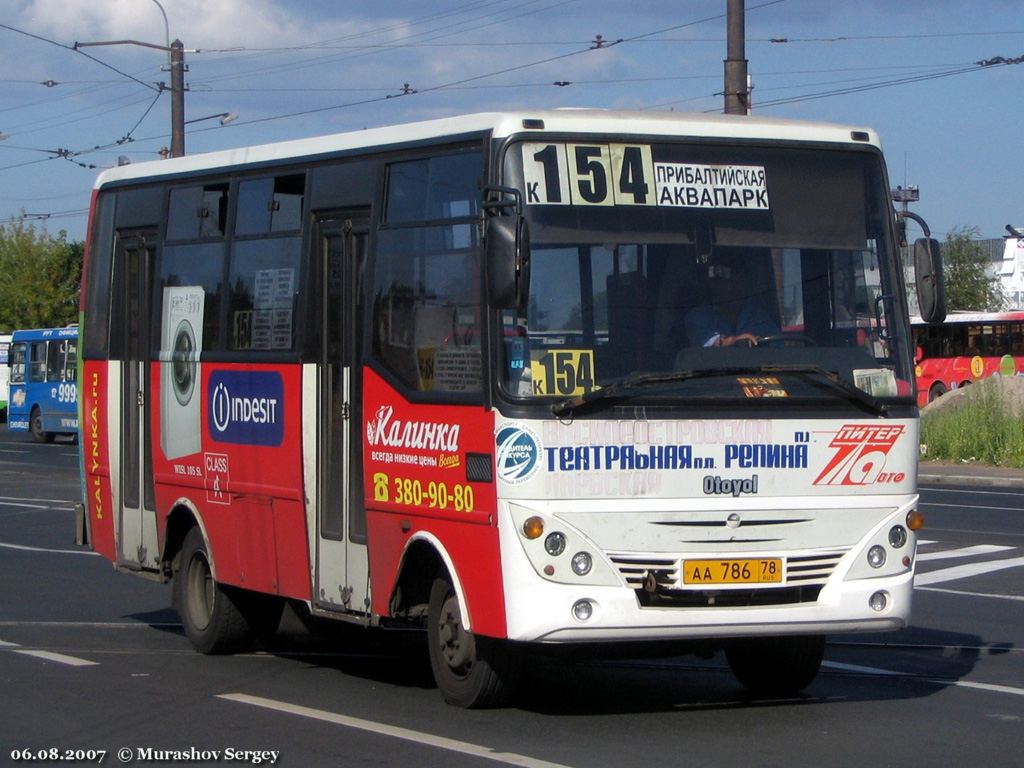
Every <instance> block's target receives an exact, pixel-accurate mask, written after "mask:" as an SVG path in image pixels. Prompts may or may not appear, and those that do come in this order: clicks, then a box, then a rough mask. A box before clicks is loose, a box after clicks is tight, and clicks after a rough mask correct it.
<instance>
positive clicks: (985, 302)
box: [942, 227, 1004, 312]
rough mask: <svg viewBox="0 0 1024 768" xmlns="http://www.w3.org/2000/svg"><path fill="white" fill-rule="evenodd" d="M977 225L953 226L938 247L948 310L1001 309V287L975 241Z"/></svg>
mask: <svg viewBox="0 0 1024 768" xmlns="http://www.w3.org/2000/svg"><path fill="white" fill-rule="evenodd" d="M979 235H980V232H979V230H978V228H977V227H957V228H954V229H953V230H952V231H951V232H950V233H949V234H947V235H946V242H945V243H944V244H943V246H942V264H943V272H944V274H945V278H946V304H947V305H948V308H949V310H950V311H951V312H952V311H956V310H962V311H975V312H982V311H984V312H995V311H997V310H1000V309H1002V308H1003V303H1004V297H1003V290H1002V288H1001V287H1000V285H999V281H998V280H993V279H992V278H991V277H990V276H989V275H988V274H987V273H986V270H987V268H988V266H989V263H990V261H989V258H988V256H987V255H986V253H985V250H984V249H983V248H982V247H981V245H980V244H979V243H978V238H979Z"/></svg>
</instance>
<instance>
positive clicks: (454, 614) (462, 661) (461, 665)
mask: <svg viewBox="0 0 1024 768" xmlns="http://www.w3.org/2000/svg"><path fill="white" fill-rule="evenodd" d="M438 630H439V633H438V634H439V638H438V639H439V640H440V643H441V654H442V655H443V656H444V659H445V661H446V662H447V663H448V666H449V667H451V668H452V669H453V670H465V669H467V668H468V667H469V666H470V665H471V664H472V662H473V650H474V647H473V646H474V644H473V636H472V635H471V634H470V633H469V632H467V631H466V630H465V628H464V627H463V626H462V612H461V611H460V610H459V601H458V599H457V598H456V597H455V596H454V595H450V596H449V597H448V599H447V600H445V602H444V606H443V607H442V608H441V622H440V626H439V627H438Z"/></svg>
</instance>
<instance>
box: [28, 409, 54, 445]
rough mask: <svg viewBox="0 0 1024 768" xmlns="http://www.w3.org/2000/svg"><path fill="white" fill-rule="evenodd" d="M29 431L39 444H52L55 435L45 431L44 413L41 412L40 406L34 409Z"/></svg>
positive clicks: (30, 418)
mask: <svg viewBox="0 0 1024 768" xmlns="http://www.w3.org/2000/svg"><path fill="white" fill-rule="evenodd" d="M28 425H29V429H30V430H31V431H32V439H33V440H35V441H36V442H37V443H52V442H53V438H54V437H55V435H54V434H53V432H47V431H46V430H44V429H43V412H42V411H41V410H39V408H38V406H37V407H35V408H33V409H32V415H31V416H30V417H29V422H28Z"/></svg>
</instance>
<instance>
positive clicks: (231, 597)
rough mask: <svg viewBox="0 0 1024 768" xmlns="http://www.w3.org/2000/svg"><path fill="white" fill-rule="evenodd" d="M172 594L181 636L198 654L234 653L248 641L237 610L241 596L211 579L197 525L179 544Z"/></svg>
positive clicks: (246, 625) (245, 624)
mask: <svg viewBox="0 0 1024 768" xmlns="http://www.w3.org/2000/svg"><path fill="white" fill-rule="evenodd" d="M173 594H174V607H175V609H176V610H177V611H178V615H179V616H181V623H182V626H183V627H184V629H185V636H186V637H188V639H189V640H190V641H191V642H192V645H193V646H195V648H196V650H197V651H199V652H200V653H209V654H214V653H234V652H235V651H239V650H244V649H245V648H247V647H248V646H249V645H250V644H251V642H252V630H251V629H250V628H249V623H248V622H247V621H246V620H245V616H244V615H243V613H242V611H241V610H240V609H239V602H240V597H241V595H240V594H238V593H236V592H235V590H233V589H231V588H230V587H224V586H222V585H220V584H218V583H217V582H216V581H214V579H213V567H212V558H211V557H210V553H209V551H208V550H207V547H206V541H205V540H204V539H203V534H202V532H201V531H200V530H199V526H193V528H192V529H191V530H190V531H189V532H188V534H186V536H185V541H184V542H183V543H182V546H181V567H180V568H179V569H178V571H177V573H175V576H174V586H173Z"/></svg>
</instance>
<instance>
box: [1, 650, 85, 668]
mask: <svg viewBox="0 0 1024 768" xmlns="http://www.w3.org/2000/svg"><path fill="white" fill-rule="evenodd" d="M14 653H21V654H24V655H25V656H34V657H35V658H37V659H45V660H46V661H56V662H57V663H58V664H67V665H68V666H69V667H95V666H98V665H99V662H97V661H89V660H88V659H80V658H78V657H77V656H66V655H65V654H63V653H54V652H53V651H34V650H32V649H30V648H25V649H19V650H16V651H14Z"/></svg>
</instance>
